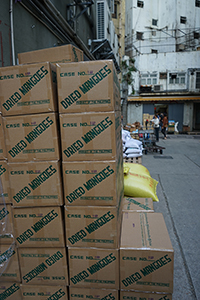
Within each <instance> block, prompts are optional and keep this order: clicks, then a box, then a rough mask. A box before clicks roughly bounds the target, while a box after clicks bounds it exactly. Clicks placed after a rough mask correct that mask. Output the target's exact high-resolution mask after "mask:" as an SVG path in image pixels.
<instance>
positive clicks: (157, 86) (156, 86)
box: [153, 84, 163, 92]
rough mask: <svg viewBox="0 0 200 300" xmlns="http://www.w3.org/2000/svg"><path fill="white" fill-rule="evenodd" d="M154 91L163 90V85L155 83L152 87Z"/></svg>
mask: <svg viewBox="0 0 200 300" xmlns="http://www.w3.org/2000/svg"><path fill="white" fill-rule="evenodd" d="M153 90H154V92H160V91H163V85H161V84H155V85H154V87H153Z"/></svg>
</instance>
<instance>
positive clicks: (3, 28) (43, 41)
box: [0, 0, 96, 67]
mask: <svg viewBox="0 0 200 300" xmlns="http://www.w3.org/2000/svg"><path fill="white" fill-rule="evenodd" d="M51 1H52V3H53V4H54V5H55V7H56V8H57V9H58V10H59V11H60V13H61V14H62V16H63V17H64V18H65V19H66V17H67V9H66V4H67V3H70V2H71V1H70V0H67V1H65V0H61V1H56V0H51ZM0 2H1V3H0V5H1V8H0V67H2V66H10V65H12V45H11V26H10V13H9V9H10V1H8V0H7V1H4V0H1V1H0ZM22 3H24V4H25V5H27V3H28V2H26V1H23V2H22ZM31 11H32V10H30V11H28V10H26V9H25V8H24V7H23V6H22V5H21V4H20V2H16V3H15V1H14V0H13V22H14V49H15V60H16V63H17V54H18V53H20V52H26V51H32V50H37V49H43V48H49V47H55V46H58V45H63V44H68V43H69V42H68V41H67V40H64V39H63V38H60V36H58V35H57V32H56V30H52V29H51V28H50V27H49V28H48V27H46V26H45V25H44V24H43V23H42V21H41V20H39V19H37V18H36V17H35V16H34V15H33V14H32V13H31ZM74 11H75V12H77V14H78V13H79V12H80V8H75V10H74ZM32 12H33V11H32ZM34 13H35V12H34ZM38 16H39V17H40V18H42V14H41V15H40V13H38ZM91 18H93V20H94V23H93V24H94V26H91V24H90V22H89V21H88V18H86V16H85V14H83V15H82V16H81V17H80V18H78V19H77V20H76V21H75V25H74V27H75V29H76V30H77V35H78V36H79V37H80V38H81V40H82V41H83V42H84V43H85V44H86V45H87V42H88V38H92V39H93V38H94V37H95V29H96V28H95V23H96V22H95V5H93V6H92V9H91Z"/></svg>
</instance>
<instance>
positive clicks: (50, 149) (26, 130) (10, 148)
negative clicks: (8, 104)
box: [3, 113, 60, 162]
mask: <svg viewBox="0 0 200 300" xmlns="http://www.w3.org/2000/svg"><path fill="white" fill-rule="evenodd" d="M3 124H4V129H5V139H6V146H7V157H8V161H9V162H22V161H41V160H44V161H46V160H48V161H50V160H59V159H60V151H59V137H58V130H57V115H56V114H55V113H47V114H35V115H24V116H13V117H4V118H3Z"/></svg>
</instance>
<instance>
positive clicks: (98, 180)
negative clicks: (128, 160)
mask: <svg viewBox="0 0 200 300" xmlns="http://www.w3.org/2000/svg"><path fill="white" fill-rule="evenodd" d="M62 166H63V184H64V199H65V204H66V205H81V206H82V205H91V206H118V205H119V203H120V202H121V200H122V198H123V195H124V171H123V160H122V156H121V157H120V158H119V160H114V161H88V162H86V161H79V162H63V163H62Z"/></svg>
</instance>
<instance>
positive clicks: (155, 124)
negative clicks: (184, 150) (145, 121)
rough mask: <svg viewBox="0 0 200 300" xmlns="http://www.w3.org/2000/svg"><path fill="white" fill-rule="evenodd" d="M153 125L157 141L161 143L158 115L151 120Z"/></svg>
mask: <svg viewBox="0 0 200 300" xmlns="http://www.w3.org/2000/svg"><path fill="white" fill-rule="evenodd" d="M151 122H152V123H154V132H155V136H156V141H157V142H159V126H160V124H159V123H160V121H159V118H158V115H155V117H154V118H153V119H152V120H151Z"/></svg>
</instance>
